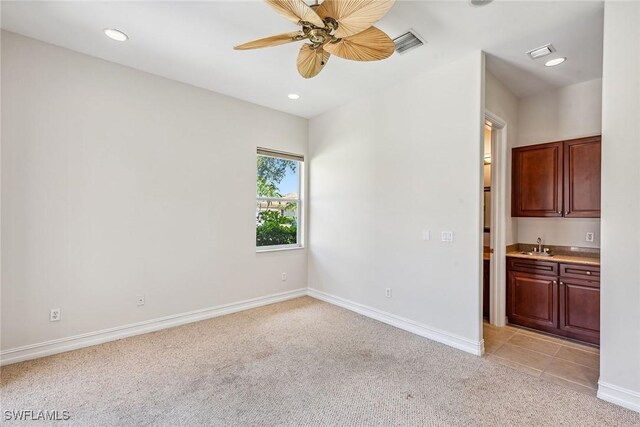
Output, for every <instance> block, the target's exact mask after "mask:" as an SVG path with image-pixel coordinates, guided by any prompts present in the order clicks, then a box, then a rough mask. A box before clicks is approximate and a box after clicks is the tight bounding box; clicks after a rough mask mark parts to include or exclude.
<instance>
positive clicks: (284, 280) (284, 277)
mask: <svg viewBox="0 0 640 427" xmlns="http://www.w3.org/2000/svg"><path fill="white" fill-rule="evenodd" d="M282 281H283V282H286V281H287V273H282Z"/></svg>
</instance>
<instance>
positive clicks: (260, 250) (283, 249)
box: [256, 246, 304, 254]
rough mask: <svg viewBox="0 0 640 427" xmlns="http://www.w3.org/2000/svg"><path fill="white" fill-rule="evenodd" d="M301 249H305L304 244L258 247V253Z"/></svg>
mask: <svg viewBox="0 0 640 427" xmlns="http://www.w3.org/2000/svg"><path fill="white" fill-rule="evenodd" d="M299 249H304V246H287V247H282V248H279V247H265V248H264V249H262V248H256V253H257V254H259V253H261V252H282V251H296V250H299Z"/></svg>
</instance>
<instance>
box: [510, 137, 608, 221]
mask: <svg viewBox="0 0 640 427" xmlns="http://www.w3.org/2000/svg"><path fill="white" fill-rule="evenodd" d="M600 148H601V142H600V137H599V136H594V137H589V138H580V139H574V140H570V141H559V142H551V143H548V144H538V145H529V146H526V147H516V148H514V149H513V152H512V174H513V175H512V195H511V216H514V217H562V216H564V217H567V218H599V217H600V159H601V158H600Z"/></svg>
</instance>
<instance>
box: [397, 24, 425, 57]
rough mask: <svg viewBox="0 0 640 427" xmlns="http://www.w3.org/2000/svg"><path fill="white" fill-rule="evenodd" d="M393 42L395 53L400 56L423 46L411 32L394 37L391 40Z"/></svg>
mask: <svg viewBox="0 0 640 427" xmlns="http://www.w3.org/2000/svg"><path fill="white" fill-rule="evenodd" d="M393 42H394V43H395V44H396V52H398V53H400V54H403V53H406V52H408V51H410V50H411V49H415V48H417V47H420V46H422V45H423V44H424V42H423V41H422V40H421V39H420V37H418V35H417V34H416V33H415V32H414V31H413V30H409V31H407V32H406V33H404V34H403V35H401V36H398V37H396V38H395V39H393Z"/></svg>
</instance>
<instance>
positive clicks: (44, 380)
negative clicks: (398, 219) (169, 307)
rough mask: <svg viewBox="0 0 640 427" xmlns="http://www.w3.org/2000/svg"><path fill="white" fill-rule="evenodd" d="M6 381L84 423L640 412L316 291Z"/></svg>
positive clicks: (354, 421) (449, 419)
mask: <svg viewBox="0 0 640 427" xmlns="http://www.w3.org/2000/svg"><path fill="white" fill-rule="evenodd" d="M1 387H2V388H1V390H2V396H1V397H2V401H1V403H2V410H3V411H4V410H11V409H57V410H68V411H69V412H70V415H71V419H70V420H69V423H70V424H72V425H81V426H107V425H171V426H175V425H185V426H195V425H216V426H218V425H234V426H235V425H241V426H252V425H255V426H258V425H259V426H276V425H278V426H285V425H291V426H294V425H295V426H326V425H354V426H375V425H403V426H404V425H407V426H469V425H474V426H476V425H483V426H495V425H502V426H516V425H517V426H522V425H530V426H544V425H565V426H566V425H576V426H624V425H628V426H631V425H635V426H638V425H640V414H638V413H635V412H632V411H628V410H625V409H623V408H620V407H617V406H615V405H612V404H609V403H606V402H603V401H600V400H598V399H596V398H595V397H591V396H588V395H585V394H583V393H579V392H575V391H572V390H569V389H566V388H563V387H562V386H559V385H555V384H552V383H549V382H546V381H544V380H540V379H537V378H533V377H531V376H529V375H527V374H524V373H521V372H518V371H516V370H513V369H511V368H509V367H506V366H503V365H500V364H498V363H496V362H492V361H490V360H487V359H483V358H479V357H475V356H472V355H470V354H466V353H463V352H461V351H458V350H454V349H452V348H449V347H447V346H444V345H441V344H438V343H435V342H433V341H429V340H427V339H425V338H421V337H418V336H416V335H412V334H410V333H408V332H404V331H402V330H399V329H396V328H393V327H391V326H387V325H385V324H382V323H379V322H376V321H374V320H371V319H368V318H365V317H362V316H359V315H357V314H354V313H352V312H349V311H347V310H343V309H341V308H338V307H334V306H332V305H329V304H325V303H323V302H319V301H317V300H314V299H312V298H309V297H304V298H299V299H296V300H292V301H288V302H284V303H280V304H274V305H271V306H266V307H262V308H258V309H254V310H250V311H246V312H243V313H238V314H233V315H229V316H225V317H219V318H216V319H211V320H207V321H202V322H199V323H194V324H191V325H187V326H182V327H178V328H173V329H169V330H165V331H160V332H156V333H152V334H147V335H142V336H138V337H133V338H128V339H124V340H120V341H116V342H112V343H107V344H103V345H99V346H95V347H90V348H87V349H83V350H78V351H73V352H69V353H65V354H60V355H56V356H51V357H47V358H44V359H39V360H35V361H29V362H24V363H20V364H15V365H10V366H7V367H5V368H3V369H2V383H1ZM3 418H4V417H3ZM34 424H35V425H46V423H45V422H35V423H34ZM62 424H65V423H61V422H59V423H56V425H62ZM16 425H27V423H24V422H18V423H16Z"/></svg>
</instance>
